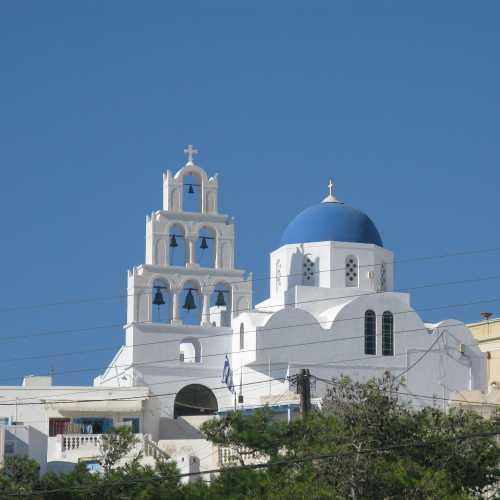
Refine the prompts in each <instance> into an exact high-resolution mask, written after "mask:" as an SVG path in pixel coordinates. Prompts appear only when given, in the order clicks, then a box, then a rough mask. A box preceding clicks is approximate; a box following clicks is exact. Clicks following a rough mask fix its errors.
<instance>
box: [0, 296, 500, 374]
mask: <svg viewBox="0 0 500 500" xmlns="http://www.w3.org/2000/svg"><path fill="white" fill-rule="evenodd" d="M499 301H500V298H495V299H485V300H480V301H472V302H467V303H460V304H447V305H442V306H432V307H429V308H423V309H409V310H406V311H396V312H393V313H392V314H393V315H395V316H396V315H401V314H411V313H418V312H423V311H433V310H440V309H448V308H454V307H463V306H469V305H476V304H484V303H492V302H499ZM362 319H364V315H363V316H357V317H350V318H337V319H334V320H325V321H313V322H308V323H301V324H294V325H285V326H276V327H271V328H265V327H263V328H260V329H258V330H257V329H256V330H247V331H246V332H245V333H255V334H259V333H261V332H268V331H274V330H283V329H288V328H296V327H305V326H316V325H321V324H323V323H327V324H329V323H331V322H332V323H340V322H344V321H354V320H362ZM147 324H151V323H149V322H148V323H147ZM461 324H462V323H461V322H460V323H457V324H456V325H450V326H457V325H461ZM425 330H427V328H425V327H424V328H419V329H415V330H412V331H425ZM323 331H326V330H323ZM233 335H237V333H235V332H229V333H226V334H215V335H211V336H209V335H207V336H204V337H203V339H205V338H217V337H223V336H233ZM362 337H363V336H359V337H358V338H362ZM349 338H355V337H346V338H342V339H335V338H334V339H328V340H327V342H336V341H341V340H342V341H345V340H348V339H349ZM180 340H182V339H169V340H162V341H158V342H149V343H144V344H136V345H132V346H127V345H125V346H122V348H132V347H136V346H141V345H149V344H151V345H153V344H162V343H171V342H174V343H175V342H179V341H180ZM294 345H295V344H294ZM296 345H308V343H305V344H296ZM281 347H284V346H281ZM112 349H115V347H109V348H108V347H105V348H95V349H88V350H79V351H73V352H70V353H59V354H57V353H56V354H53V355H43V356H25V357H20V358H11V359H10V360H3V361H4V362H17V361H22V360H29V359H51V358H56V357H61V356H66V355H77V354H86V353H91V352H102V351H107V350H112ZM258 350H260V349H256V350H255V351H258ZM253 351H254V350H252V351H251V352H253ZM240 352H242V351H232V352H231V354H235V353H240ZM243 352H245V351H243ZM223 354H226V353H223ZM223 354H221V355H223ZM227 354H229V353H227ZM207 356H208V355H205V356H204V357H207ZM164 361H178V358H175V359H169V360H164ZM115 366H119V365H115ZM122 366H128V365H122ZM108 368H109V366H108ZM101 369H102V368H91V369H84V370H83V371H94V370H101ZM76 372H79V370H76ZM76 372H75V371H74V370H71V371H62V372H54V373H57V374H62V373H76ZM17 378H18V377H9V378H2V379H0V382H1V381H4V380H16V379H17Z"/></svg>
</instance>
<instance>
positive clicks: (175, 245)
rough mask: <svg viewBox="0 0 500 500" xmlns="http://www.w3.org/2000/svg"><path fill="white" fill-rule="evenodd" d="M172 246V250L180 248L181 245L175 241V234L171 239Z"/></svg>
mask: <svg viewBox="0 0 500 500" xmlns="http://www.w3.org/2000/svg"><path fill="white" fill-rule="evenodd" d="M170 246H171V247H172V248H175V247H177V246H179V245H178V244H177V240H176V239H175V234H173V235H172V236H171V237H170Z"/></svg>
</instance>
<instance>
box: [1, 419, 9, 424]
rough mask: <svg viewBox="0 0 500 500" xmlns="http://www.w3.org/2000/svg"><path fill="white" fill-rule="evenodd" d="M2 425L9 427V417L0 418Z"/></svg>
mask: <svg viewBox="0 0 500 500" xmlns="http://www.w3.org/2000/svg"><path fill="white" fill-rule="evenodd" d="M0 425H9V417H0Z"/></svg>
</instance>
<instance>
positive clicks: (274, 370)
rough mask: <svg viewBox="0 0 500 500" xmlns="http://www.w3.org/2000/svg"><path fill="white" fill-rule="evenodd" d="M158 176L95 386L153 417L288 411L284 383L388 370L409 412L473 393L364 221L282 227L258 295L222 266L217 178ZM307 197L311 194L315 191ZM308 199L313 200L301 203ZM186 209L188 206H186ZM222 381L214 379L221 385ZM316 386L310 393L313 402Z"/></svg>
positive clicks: (344, 211) (439, 328)
mask: <svg viewBox="0 0 500 500" xmlns="http://www.w3.org/2000/svg"><path fill="white" fill-rule="evenodd" d="M185 152H186V153H187V155H188V156H187V162H186V164H185V165H184V166H183V167H182V168H180V169H179V170H178V171H177V172H176V173H175V174H174V173H172V172H171V171H170V170H167V172H166V173H165V174H164V175H163V208H162V210H157V211H155V212H154V213H152V214H151V215H149V216H147V218H146V249H145V250H146V252H145V254H146V256H145V263H144V264H141V265H139V266H136V267H133V268H132V269H131V270H130V271H129V273H128V314H127V324H126V325H125V342H124V345H123V347H122V348H121V349H120V351H119V352H118V353H117V355H116V356H115V358H114V359H113V361H112V362H111V364H110V365H109V368H108V369H107V370H106V372H105V373H104V374H103V375H102V376H100V377H98V378H97V379H96V380H95V385H96V386H102V385H104V386H113V387H116V386H124V385H129V386H137V385H139V386H147V387H149V389H150V391H151V394H152V395H157V396H158V397H153V398H151V400H150V401H149V402H148V405H150V407H151V410H152V415H154V416H155V419H157V420H156V422H155V421H151V422H150V424H149V425H150V426H151V429H152V432H153V430H154V431H155V432H153V435H158V437H159V438H160V439H161V438H162V437H163V436H161V434H162V432H161V429H162V419H164V418H165V417H167V418H174V419H175V418H177V417H179V416H189V415H207V414H217V413H221V412H225V411H228V410H230V409H234V408H237V409H244V410H248V409H252V408H256V407H259V406H262V405H263V404H266V403H270V404H272V405H273V406H274V407H276V408H275V410H276V411H277V412H280V411H286V412H287V413H288V415H290V413H293V412H294V411H296V410H297V401H296V398H295V397H294V398H293V399H292V400H290V397H291V396H292V394H293V391H294V389H293V387H291V386H290V380H289V378H290V377H291V376H292V375H294V374H295V373H297V372H298V371H299V370H300V369H301V368H308V369H309V370H310V372H311V374H312V375H313V376H316V377H318V378H322V379H327V380H328V379H331V378H332V377H339V376H341V375H349V376H350V377H352V378H353V379H356V380H366V379H369V378H371V377H376V376H381V375H383V373H384V372H386V371H390V372H391V373H392V374H393V375H395V376H398V377H400V378H399V380H400V381H401V382H402V383H403V384H404V385H403V387H404V393H406V394H407V396H408V399H409V400H410V401H411V402H412V403H414V404H419V405H420V404H429V403H431V404H432V398H433V397H434V398H435V399H436V401H439V402H442V401H443V399H445V398H446V397H447V396H448V395H449V393H450V392H452V391H456V390H460V389H481V388H483V386H484V384H485V379H484V359H483V358H484V355H483V354H482V353H481V352H480V350H479V348H478V346H477V343H476V342H475V341H474V338H473V337H472V335H471V333H470V332H469V330H468V329H467V328H466V326H465V325H464V324H463V323H462V322H460V321H457V320H444V321H441V322H439V323H436V324H427V323H424V321H423V320H422V319H421V318H420V317H419V315H418V313H417V312H416V311H415V310H413V309H412V307H411V301H410V296H409V294H408V293H401V292H397V291H394V288H393V283H394V255H393V253H392V252H391V251H390V250H389V249H387V248H385V247H384V244H383V241H382V238H381V236H380V233H379V231H378V229H377V227H376V226H375V224H374V223H373V221H372V220H371V219H370V218H369V216H368V215H366V214H364V213H363V212H361V211H359V210H357V209H355V208H353V207H350V206H349V205H347V204H345V203H343V202H342V201H340V200H339V199H337V198H336V196H335V195H334V192H333V183H332V182H331V181H330V183H329V185H328V189H329V192H328V193H327V196H326V197H325V198H324V199H322V200H321V201H320V202H319V203H316V204H313V205H312V206H310V207H307V208H305V210H304V211H303V212H301V213H300V214H298V215H296V216H295V217H293V218H292V220H291V222H290V223H289V224H288V226H287V227H286V228H285V230H284V231H283V235H282V238H281V246H280V247H279V248H277V249H276V250H274V251H273V252H272V253H271V255H270V258H269V276H268V280H269V298H267V299H266V300H264V301H263V302H261V303H259V304H255V305H253V304H252V275H251V273H246V272H245V271H244V270H241V269H237V268H236V267H235V248H234V241H235V238H234V234H235V227H234V221H233V219H232V218H231V217H230V216H228V215H226V214H222V213H220V212H219V207H218V203H217V198H218V188H219V179H218V176H217V175H215V176H213V177H209V176H208V175H207V173H206V172H205V170H203V169H202V168H201V167H200V166H198V165H197V164H196V163H195V161H194V155H195V154H196V153H197V151H196V150H195V149H194V148H193V147H192V146H189V147H188V148H187V149H186V150H185ZM319 191H321V188H320V187H319ZM313 201H314V200H313ZM189 203H191V205H189ZM223 371H225V374H224V375H223V376H222V382H221V374H222V372H223ZM324 391H325V385H324V383H321V382H318V383H317V384H316V388H315V391H314V395H315V396H316V397H317V398H318V399H320V398H321V396H322V395H323V394H324Z"/></svg>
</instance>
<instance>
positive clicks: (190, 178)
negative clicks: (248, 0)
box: [182, 170, 203, 212]
mask: <svg viewBox="0 0 500 500" xmlns="http://www.w3.org/2000/svg"><path fill="white" fill-rule="evenodd" d="M182 184H183V192H182V210H183V211H184V212H201V211H202V210H201V209H202V192H203V191H202V190H203V184H202V178H201V175H200V174H199V173H197V172H195V171H192V170H188V171H187V172H186V173H185V174H184V175H183V177H182Z"/></svg>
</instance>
